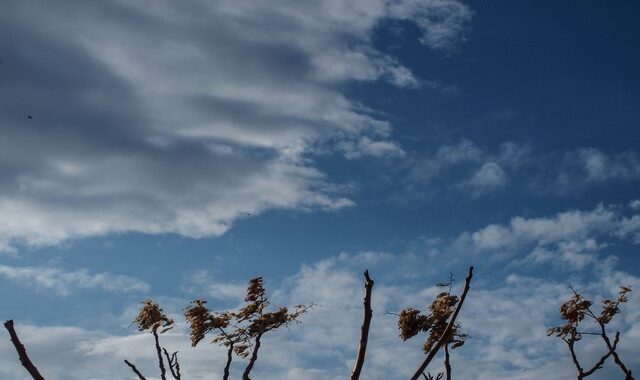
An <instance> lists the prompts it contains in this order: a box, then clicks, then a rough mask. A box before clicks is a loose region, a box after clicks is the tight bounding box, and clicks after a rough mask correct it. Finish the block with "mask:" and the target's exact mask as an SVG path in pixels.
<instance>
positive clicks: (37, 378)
mask: <svg viewBox="0 0 640 380" xmlns="http://www.w3.org/2000/svg"><path fill="white" fill-rule="evenodd" d="M4 327H5V328H6V329H7V331H8V332H9V336H10V337H11V342H12V343H13V346H14V347H15V348H16V351H17V352H18V357H19V358H20V363H22V365H23V366H24V368H26V369H27V372H29V374H30V375H31V377H33V379H34V380H44V377H42V375H41V374H40V372H38V368H36V366H35V365H34V364H33V363H32V362H31V359H29V356H28V355H27V350H26V349H25V348H24V345H23V344H22V342H20V339H19V338H18V334H16V330H15V329H14V328H13V320H8V321H6V322H5V323H4Z"/></svg>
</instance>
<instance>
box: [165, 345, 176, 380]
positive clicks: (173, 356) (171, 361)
mask: <svg viewBox="0 0 640 380" xmlns="http://www.w3.org/2000/svg"><path fill="white" fill-rule="evenodd" d="M162 352H164V356H165V357H166V358H167V363H169V371H171V376H173V378H174V379H176V380H180V363H179V362H178V351H176V352H174V353H173V354H171V355H169V351H167V349H166V348H162Z"/></svg>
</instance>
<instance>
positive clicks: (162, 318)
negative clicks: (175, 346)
mask: <svg viewBox="0 0 640 380" xmlns="http://www.w3.org/2000/svg"><path fill="white" fill-rule="evenodd" d="M142 305H143V306H142V307H141V308H140V310H139V311H138V315H137V316H136V318H135V319H134V320H133V324H134V325H136V326H137V327H138V330H140V331H146V330H150V331H152V332H156V331H158V328H160V327H163V329H162V330H161V331H160V332H159V333H160V334H162V333H164V332H166V331H167V330H170V329H171V328H173V319H169V318H168V317H167V316H166V315H165V314H164V312H163V311H162V308H161V307H160V306H159V305H158V304H157V303H155V302H154V301H152V300H147V301H144V302H143V303H142Z"/></svg>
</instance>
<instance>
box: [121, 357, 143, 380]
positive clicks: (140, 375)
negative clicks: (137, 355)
mask: <svg viewBox="0 0 640 380" xmlns="http://www.w3.org/2000/svg"><path fill="white" fill-rule="evenodd" d="M124 362H125V364H126V365H128V366H129V368H131V370H132V371H133V373H135V374H136V375H138V378H139V379H140V380H147V378H146V377H144V376H142V374H141V373H140V371H138V369H137V368H136V366H134V365H133V364H131V362H129V361H128V360H127V359H125V360H124Z"/></svg>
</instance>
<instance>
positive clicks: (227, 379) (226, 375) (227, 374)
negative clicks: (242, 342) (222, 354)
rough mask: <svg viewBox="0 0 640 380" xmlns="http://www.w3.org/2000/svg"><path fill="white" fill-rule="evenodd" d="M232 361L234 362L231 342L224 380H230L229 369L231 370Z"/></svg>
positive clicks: (230, 342) (230, 343)
mask: <svg viewBox="0 0 640 380" xmlns="http://www.w3.org/2000/svg"><path fill="white" fill-rule="evenodd" d="M231 360H233V341H232V340H229V350H228V351H227V363H226V364H225V366H224V376H223V377H222V379H223V380H229V369H230V368H231Z"/></svg>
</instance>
